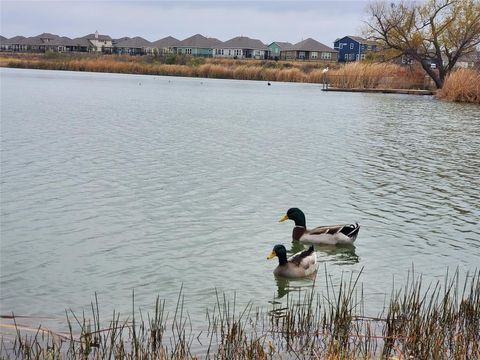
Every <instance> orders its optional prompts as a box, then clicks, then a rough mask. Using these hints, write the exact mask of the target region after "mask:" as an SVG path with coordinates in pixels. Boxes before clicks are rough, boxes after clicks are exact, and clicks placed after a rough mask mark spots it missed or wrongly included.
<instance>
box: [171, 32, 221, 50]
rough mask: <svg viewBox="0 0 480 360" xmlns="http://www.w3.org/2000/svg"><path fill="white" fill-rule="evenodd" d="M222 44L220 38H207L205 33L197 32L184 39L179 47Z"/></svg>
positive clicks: (205, 46)
mask: <svg viewBox="0 0 480 360" xmlns="http://www.w3.org/2000/svg"><path fill="white" fill-rule="evenodd" d="M221 44H222V42H221V41H220V40H218V39H215V38H206V37H205V36H203V35H200V34H196V35H193V36H190V37H189V38H186V39H184V40H182V41H181V42H180V44H179V45H178V47H194V48H213V47H215V46H218V45H221Z"/></svg>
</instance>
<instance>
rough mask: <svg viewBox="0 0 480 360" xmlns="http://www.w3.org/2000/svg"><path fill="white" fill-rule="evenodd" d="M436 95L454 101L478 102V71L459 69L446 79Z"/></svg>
mask: <svg viewBox="0 0 480 360" xmlns="http://www.w3.org/2000/svg"><path fill="white" fill-rule="evenodd" d="M437 97H438V98H440V99H445V100H449V101H455V102H465V103H474V104H480V71H475V70H471V69H459V70H457V71H454V72H452V73H451V74H450V75H449V76H448V77H447V78H446V79H445V83H444V85H443V88H442V89H441V90H439V91H438V92H437Z"/></svg>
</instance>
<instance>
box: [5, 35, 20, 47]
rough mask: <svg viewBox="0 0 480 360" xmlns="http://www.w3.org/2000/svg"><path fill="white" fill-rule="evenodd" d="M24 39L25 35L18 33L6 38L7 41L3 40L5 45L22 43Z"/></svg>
mask: <svg viewBox="0 0 480 360" xmlns="http://www.w3.org/2000/svg"><path fill="white" fill-rule="evenodd" d="M23 40H25V36H21V35H17V36H14V37H12V38H10V39H5V41H3V40H2V43H3V44H5V45H15V44H20V43H21V42H22V41H23Z"/></svg>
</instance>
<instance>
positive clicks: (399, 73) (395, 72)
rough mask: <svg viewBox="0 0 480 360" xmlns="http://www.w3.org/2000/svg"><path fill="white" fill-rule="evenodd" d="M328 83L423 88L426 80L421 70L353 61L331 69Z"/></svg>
mask: <svg viewBox="0 0 480 360" xmlns="http://www.w3.org/2000/svg"><path fill="white" fill-rule="evenodd" d="M328 79H329V82H330V85H331V86H333V87H339V88H360V89H367V88H368V89H380V88H381V89H423V88H425V87H428V82H426V78H425V76H424V75H423V73H422V71H421V70H420V69H418V68H415V67H404V66H400V65H396V64H388V63H368V62H355V63H349V64H346V65H345V66H343V67H340V68H338V69H336V70H332V71H331V72H330V73H329V75H328Z"/></svg>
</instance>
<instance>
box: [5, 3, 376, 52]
mask: <svg viewBox="0 0 480 360" xmlns="http://www.w3.org/2000/svg"><path fill="white" fill-rule="evenodd" d="M0 1H1V34H2V35H3V36H6V37H8V38H10V37H12V36H15V35H23V36H34V35H38V34H40V33H42V32H50V33H54V34H57V35H61V36H68V37H72V38H73V37H78V36H84V35H86V34H89V33H93V32H95V30H98V31H99V33H100V34H105V35H110V36H111V37H113V38H119V37H123V36H130V37H133V36H142V37H144V38H146V39H147V40H150V41H155V40H158V39H161V38H163V37H165V36H168V35H171V36H174V37H176V38H178V39H180V40H183V39H185V38H187V37H189V36H191V35H194V34H197V33H200V34H202V35H205V36H207V37H216V38H218V39H220V40H222V41H226V40H228V39H231V38H232V37H235V36H239V35H244V36H248V37H251V38H256V39H260V40H262V41H263V42H264V43H267V44H268V43H270V42H272V41H289V42H292V43H296V42H299V41H301V40H303V39H306V38H308V37H312V38H314V39H316V40H318V41H320V42H322V43H324V44H326V45H328V46H330V47H333V41H334V40H335V39H336V38H337V37H341V36H344V35H360V34H361V28H362V20H363V19H364V17H365V12H364V10H365V6H366V4H367V0H353V1H352V0H343V1H342V0H337V1H332V0H329V1H318V0H317V1H313V0H310V1H305V0H297V1H286V0H283V1H282V0H280V1H279V0H262V1H245V0H242V1H238V0H237V1H233V0H229V1H228V0H227V1H225V0H223V1H203V0H190V1H158V0H157V1H153V0H151V1H128V0H123V1H120V0H103V1H81V0H69V1H60V0H56V1H52V0H50V1H45V0H28V1H24V0H0Z"/></svg>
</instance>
